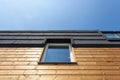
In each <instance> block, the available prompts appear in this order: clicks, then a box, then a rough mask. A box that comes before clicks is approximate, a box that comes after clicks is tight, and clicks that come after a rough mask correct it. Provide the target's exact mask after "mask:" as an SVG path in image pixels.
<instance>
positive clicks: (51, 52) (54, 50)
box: [42, 43, 73, 63]
mask: <svg viewBox="0 0 120 80" xmlns="http://www.w3.org/2000/svg"><path fill="white" fill-rule="evenodd" d="M42 62H53V63H54V62H56V63H63V62H66V63H68V62H73V58H72V52H71V46H70V44H53V43H51V44H47V46H46V48H45V51H44V54H43V57H42Z"/></svg>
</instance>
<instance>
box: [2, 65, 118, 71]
mask: <svg viewBox="0 0 120 80" xmlns="http://www.w3.org/2000/svg"><path fill="white" fill-rule="evenodd" d="M119 67H120V66H54V65H53V66H45V65H43V66H37V65H17V66H14V65H12V66H11V65H9V66H0V70H9V69H10V70H12V69H15V70H17V69H19V70H32V69H35V70H120V69H119Z"/></svg>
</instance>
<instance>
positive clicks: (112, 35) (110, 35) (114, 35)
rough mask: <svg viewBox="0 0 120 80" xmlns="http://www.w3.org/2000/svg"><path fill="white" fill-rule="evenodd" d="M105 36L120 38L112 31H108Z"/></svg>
mask: <svg viewBox="0 0 120 80" xmlns="http://www.w3.org/2000/svg"><path fill="white" fill-rule="evenodd" d="M105 36H106V37H107V38H120V37H119V36H118V35H117V34H114V33H113V34H112V33H106V34H105Z"/></svg>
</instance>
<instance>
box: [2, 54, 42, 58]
mask: <svg viewBox="0 0 120 80" xmlns="http://www.w3.org/2000/svg"><path fill="white" fill-rule="evenodd" d="M24 57H25V58H27V57H33V58H37V57H38V58H39V57H40V55H38V54H33V55H32V54H22V55H18V54H7V55H6V54H1V55H0V58H24Z"/></svg>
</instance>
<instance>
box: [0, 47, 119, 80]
mask: <svg viewBox="0 0 120 80" xmlns="http://www.w3.org/2000/svg"><path fill="white" fill-rule="evenodd" d="M42 52H43V48H0V80H120V48H72V52H73V56H74V59H75V61H76V62H77V64H57V65H56V64H39V65H38V61H39V60H40V58H41V55H42Z"/></svg>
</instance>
